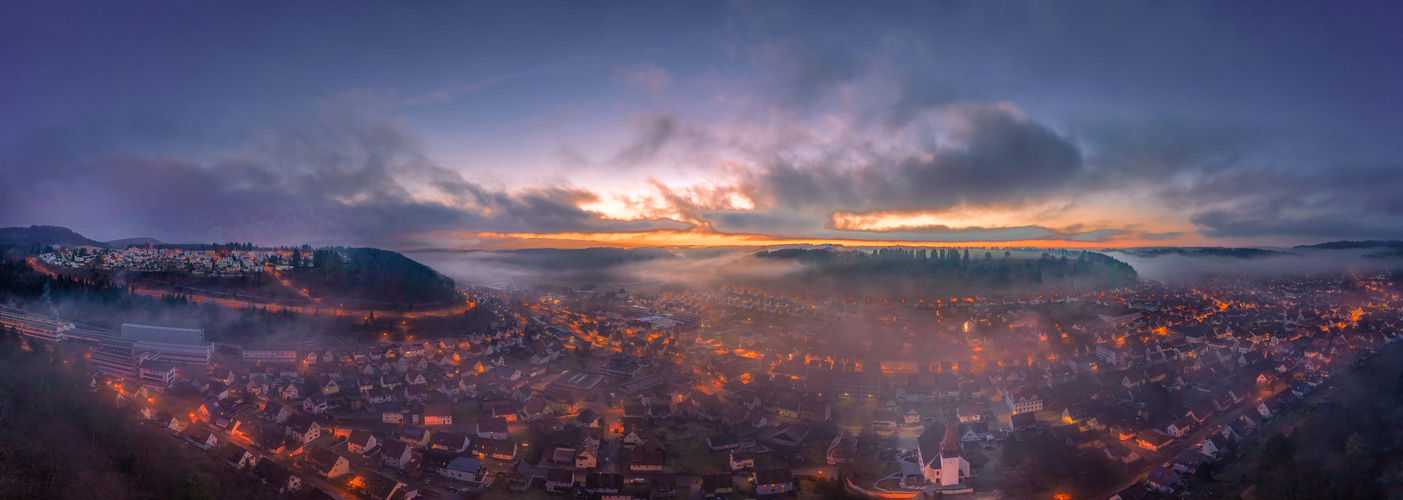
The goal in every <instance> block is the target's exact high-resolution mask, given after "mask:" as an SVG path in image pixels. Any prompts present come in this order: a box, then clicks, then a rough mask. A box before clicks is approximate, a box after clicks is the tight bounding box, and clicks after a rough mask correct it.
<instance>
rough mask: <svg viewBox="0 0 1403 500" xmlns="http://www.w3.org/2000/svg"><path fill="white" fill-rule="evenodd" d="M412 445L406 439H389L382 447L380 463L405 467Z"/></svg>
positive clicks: (398, 467)
mask: <svg viewBox="0 0 1403 500" xmlns="http://www.w3.org/2000/svg"><path fill="white" fill-rule="evenodd" d="M409 458H410V447H409V443H405V442H404V441H387V442H385V444H384V446H383V447H381V449H380V464H381V465H384V466H388V467H394V468H396V469H403V468H404V466H405V464H408V463H409Z"/></svg>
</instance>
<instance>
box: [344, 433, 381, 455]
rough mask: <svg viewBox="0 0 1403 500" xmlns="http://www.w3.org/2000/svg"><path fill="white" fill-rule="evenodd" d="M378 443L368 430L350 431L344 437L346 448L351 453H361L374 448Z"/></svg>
mask: <svg viewBox="0 0 1403 500" xmlns="http://www.w3.org/2000/svg"><path fill="white" fill-rule="evenodd" d="M378 444H380V443H379V441H378V440H376V439H375V435H374V434H371V433H370V431H363V430H360V429H356V430H353V431H351V435H350V436H349V437H348V438H347V439H346V449H347V450H350V451H351V453H359V454H362V455H364V454H365V452H367V451H370V450H371V449H374V448H375V446H376V445H378Z"/></svg>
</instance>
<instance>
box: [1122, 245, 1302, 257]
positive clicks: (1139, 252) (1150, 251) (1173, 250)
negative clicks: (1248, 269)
mask: <svg viewBox="0 0 1403 500" xmlns="http://www.w3.org/2000/svg"><path fill="white" fill-rule="evenodd" d="M1296 248H1301V247H1296ZM1108 251H1111V252H1120V253H1123V254H1126V255H1132V256H1135V257H1160V256H1164V255H1183V256H1186V257H1230V258H1234V259H1255V258H1261V257H1284V256H1292V257H1300V255H1299V254H1295V253H1291V252H1283V251H1280V250H1268V249H1265V248H1250V247H1245V248H1229V247H1138V248H1120V249H1109V250H1108Z"/></svg>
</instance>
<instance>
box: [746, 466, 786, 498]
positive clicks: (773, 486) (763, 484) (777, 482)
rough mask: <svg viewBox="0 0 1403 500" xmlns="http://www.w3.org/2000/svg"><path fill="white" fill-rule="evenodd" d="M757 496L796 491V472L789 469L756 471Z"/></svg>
mask: <svg viewBox="0 0 1403 500" xmlns="http://www.w3.org/2000/svg"><path fill="white" fill-rule="evenodd" d="M753 477H754V479H755V494H757V495H761V496H764V495H778V494H782V493H789V492H791V491H794V471H793V470H791V469H788V468H779V469H767V470H761V471H755V473H754V476H753Z"/></svg>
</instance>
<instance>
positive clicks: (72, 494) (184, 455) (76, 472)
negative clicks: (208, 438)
mask: <svg viewBox="0 0 1403 500" xmlns="http://www.w3.org/2000/svg"><path fill="white" fill-rule="evenodd" d="M0 336H3V337H4V338H3V339H0V498H83V499H89V498H103V499H125V498H136V499H140V498H265V497H266V498H271V497H274V496H275V495H273V494H272V492H271V491H268V490H266V489H261V488H260V487H259V486H258V485H257V484H256V483H254V482H253V481H252V480H251V479H248V478H246V477H244V476H242V475H239V474H238V473H236V472H234V471H233V470H232V469H229V468H228V467H225V466H224V465H223V464H222V463H220V462H218V461H217V459H215V458H213V457H212V456H210V455H208V454H207V453H203V452H199V451H196V450H195V449H193V448H191V447H186V446H182V445H181V444H179V442H178V441H177V440H176V439H175V438H174V437H172V436H170V435H169V434H166V431H165V430H162V429H157V428H156V427H155V426H152V425H147V424H144V423H141V422H139V421H138V420H137V418H136V416H135V415H134V414H133V413H132V412H130V411H127V410H125V409H122V408H118V407H117V406H116V404H115V398H112V397H110V396H114V395H115V393H113V392H112V391H111V390H108V389H105V388H104V389H103V390H98V391H94V390H93V389H92V388H91V387H90V379H89V378H88V377H87V376H86V375H84V374H83V373H82V370H80V369H70V367H71V366H72V365H73V364H74V363H73V362H65V361H64V359H63V356H61V355H60V353H58V352H52V351H49V350H48V349H46V348H43V347H42V346H39V348H38V349H35V350H32V351H29V350H25V349H22V348H21V346H22V344H21V342H22V341H21V340H20V339H19V338H18V337H17V336H16V334H15V333H14V332H12V331H3V332H0Z"/></svg>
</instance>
